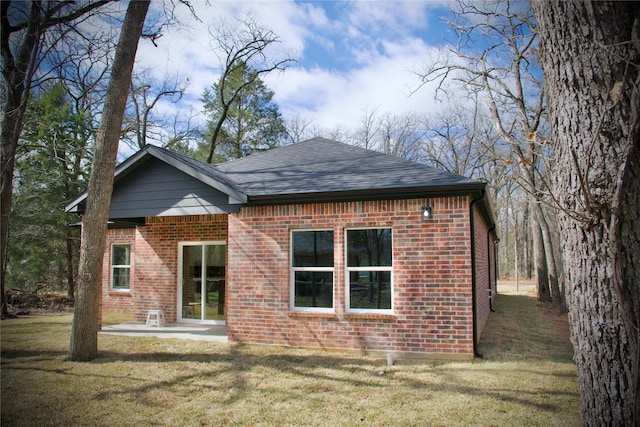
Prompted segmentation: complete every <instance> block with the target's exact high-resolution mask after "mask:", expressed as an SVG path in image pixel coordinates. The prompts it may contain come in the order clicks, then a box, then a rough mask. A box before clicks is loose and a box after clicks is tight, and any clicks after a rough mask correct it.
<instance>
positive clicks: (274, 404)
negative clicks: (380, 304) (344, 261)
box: [0, 287, 581, 427]
mask: <svg viewBox="0 0 640 427" xmlns="http://www.w3.org/2000/svg"><path fill="white" fill-rule="evenodd" d="M499 290H500V292H503V293H502V294H500V295H498V296H497V298H496V301H495V302H494V308H495V310H496V312H495V313H492V314H491V316H490V318H489V321H488V323H487V326H486V328H485V330H484V332H483V335H482V338H481V341H480V345H479V349H480V351H481V352H483V353H484V355H485V358H484V359H476V361H475V362H473V363H471V362H469V363H416V362H412V363H403V362H402V361H399V362H398V364H396V365H395V366H386V360H384V359H383V358H381V357H373V356H359V355H353V354H349V353H345V354H342V353H325V352H316V351H306V350H298V349H287V348H279V347H264V346H242V345H236V344H220V343H215V342H207V341H189V340H176V339H159V338H151V337H147V338H135V337H119V336H105V335H101V336H100V338H99V345H100V354H101V356H100V357H99V358H98V359H96V360H94V361H93V362H90V363H75V362H68V361H66V360H65V358H66V353H67V349H68V345H69V333H70V328H71V315H68V314H67V315H58V316H41V317H30V318H19V319H8V320H3V321H2V323H1V324H0V326H1V335H2V337H1V344H2V348H1V372H0V374H1V381H2V383H1V387H2V394H1V399H2V408H1V409H2V412H1V415H0V416H1V425H2V426H114V427H115V426H134V425H136V426H140V425H143V426H146V425H170V426H222V425H252V426H254V425H267V426H271V425H278V426H280V425H305V426H307V425H314V426H320V425H322V426H325V425H329V426H332V425H338V426H340V425H344V426H352V425H375V426H455V425H461V426H467V425H474V426H563V427H569V426H579V425H581V418H580V399H579V391H578V384H577V379H576V374H575V365H574V364H573V362H572V359H571V358H572V351H571V347H570V345H569V343H568V341H567V338H566V316H565V317H559V316H557V315H556V314H553V313H551V312H549V310H548V309H546V308H545V307H544V306H539V305H538V304H537V303H536V301H535V299H533V298H532V297H530V296H527V295H526V291H524V292H523V291H521V292H520V293H515V292H513V291H512V290H511V289H510V288H508V287H502V288H500V287H499ZM126 320H129V319H127V318H123V316H122V315H121V314H116V313H107V314H105V323H118V322H122V321H126ZM381 373H382V374H381Z"/></svg>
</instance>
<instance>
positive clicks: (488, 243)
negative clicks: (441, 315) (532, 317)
mask: <svg viewBox="0 0 640 427" xmlns="http://www.w3.org/2000/svg"><path fill="white" fill-rule="evenodd" d="M495 229H496V226H495V224H494V226H493V227H491V228H490V229H488V230H487V271H488V272H489V310H491V312H492V313H495V312H496V311H495V310H494V309H493V297H494V296H495V294H496V293H498V289H497V288H498V286H497V285H496V289H495V290H494V289H493V287H492V286H491V256H489V248H490V244H491V239H490V237H491V232H492V231H493V230H495ZM495 249H496V247H495V241H494V246H493V261H494V267H493V274H494V275H495V277H496V282H497V280H498V272H497V271H496V270H495V260H496V250H495Z"/></svg>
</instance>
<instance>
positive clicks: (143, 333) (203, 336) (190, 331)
mask: <svg viewBox="0 0 640 427" xmlns="http://www.w3.org/2000/svg"><path fill="white" fill-rule="evenodd" d="M98 334H102V335H120V336H128V337H158V338H178V339H189V340H200V341H216V342H222V343H226V342H228V339H227V327H226V326H224V325H186V324H169V325H165V326H161V327H157V326H147V325H146V324H144V323H120V324H117V325H107V326H103V327H102V330H101V331H99V332H98Z"/></svg>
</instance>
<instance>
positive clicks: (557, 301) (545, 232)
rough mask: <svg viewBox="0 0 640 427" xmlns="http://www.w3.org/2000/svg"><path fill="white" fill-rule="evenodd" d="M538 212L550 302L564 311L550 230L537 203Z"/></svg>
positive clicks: (564, 305)
mask: <svg viewBox="0 0 640 427" xmlns="http://www.w3.org/2000/svg"><path fill="white" fill-rule="evenodd" d="M536 211H537V212H538V223H539V224H540V230H541V231H542V238H543V239H544V253H545V255H546V257H547V270H548V272H549V287H550V289H551V302H552V303H553V307H554V308H555V309H556V310H558V312H559V313H566V311H567V306H566V302H565V299H564V297H563V295H562V292H561V291H560V282H559V280H558V265H557V263H556V256H555V252H554V249H553V246H554V245H553V238H552V237H551V230H549V223H548V222H547V218H546V216H545V214H544V212H543V210H542V206H540V203H538V206H537V207H536Z"/></svg>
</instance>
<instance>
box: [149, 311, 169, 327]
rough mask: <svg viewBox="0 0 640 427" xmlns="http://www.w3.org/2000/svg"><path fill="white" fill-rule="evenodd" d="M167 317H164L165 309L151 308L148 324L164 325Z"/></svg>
mask: <svg viewBox="0 0 640 427" xmlns="http://www.w3.org/2000/svg"><path fill="white" fill-rule="evenodd" d="M165 323H166V319H165V317H164V311H162V310H149V312H148V313H147V326H157V327H161V326H164V324H165Z"/></svg>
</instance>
